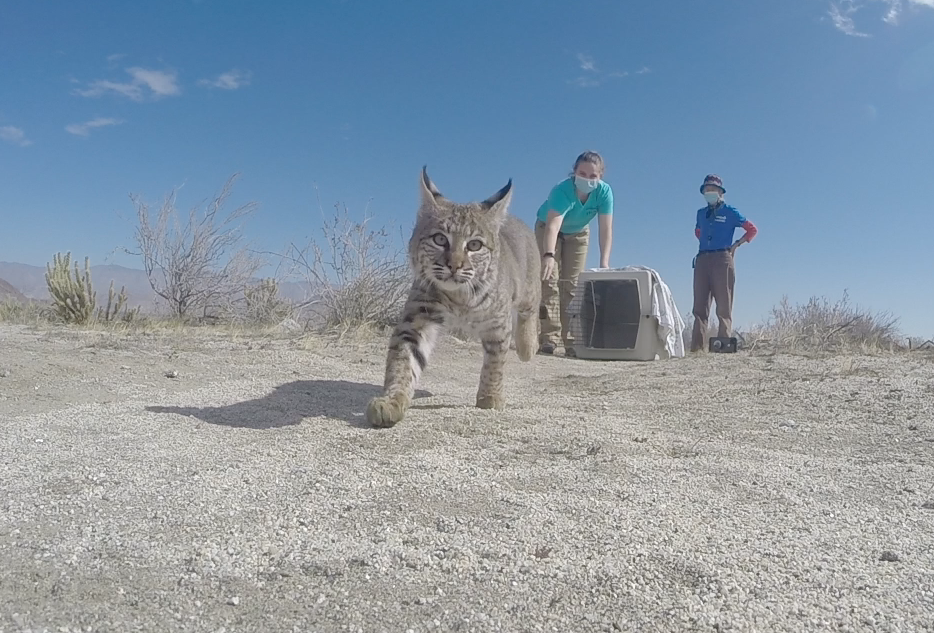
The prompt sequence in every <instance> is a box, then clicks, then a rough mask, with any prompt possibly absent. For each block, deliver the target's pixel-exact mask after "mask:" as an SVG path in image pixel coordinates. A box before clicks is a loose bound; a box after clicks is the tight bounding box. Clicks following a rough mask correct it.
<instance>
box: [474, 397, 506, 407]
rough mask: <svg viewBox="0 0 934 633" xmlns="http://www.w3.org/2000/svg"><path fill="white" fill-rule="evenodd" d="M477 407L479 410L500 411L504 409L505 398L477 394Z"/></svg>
mask: <svg viewBox="0 0 934 633" xmlns="http://www.w3.org/2000/svg"><path fill="white" fill-rule="evenodd" d="M477 407H479V408H480V409H496V410H497V411H502V410H503V409H505V408H506V397H505V396H503V395H489V394H480V393H478V394H477Z"/></svg>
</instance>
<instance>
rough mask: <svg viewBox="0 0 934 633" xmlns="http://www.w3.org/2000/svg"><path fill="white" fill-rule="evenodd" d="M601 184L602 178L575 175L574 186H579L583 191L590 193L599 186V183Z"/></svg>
mask: <svg viewBox="0 0 934 633" xmlns="http://www.w3.org/2000/svg"><path fill="white" fill-rule="evenodd" d="M599 184H600V179H599V178H598V179H596V180H588V179H587V178H582V177H581V176H574V186H575V187H577V190H578V191H580V192H581V193H590V192H591V191H593V190H594V189H596V188H597V185H599Z"/></svg>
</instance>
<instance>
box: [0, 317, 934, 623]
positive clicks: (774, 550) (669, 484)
mask: <svg viewBox="0 0 934 633" xmlns="http://www.w3.org/2000/svg"><path fill="white" fill-rule="evenodd" d="M385 345H386V341H385V339H384V338H372V337H370V338H368V337H362V336H355V337H349V338H347V339H345V340H342V341H337V340H336V339H334V338H326V337H315V336H297V335H295V336H291V335H285V334H281V335H280V334H275V333H273V334H245V333H242V332H241V333H237V332H228V331H213V330H210V329H203V330H196V329H190V330H180V329H177V330H171V329H167V330H165V331H154V332H150V333H148V334H147V333H121V332H107V331H98V330H87V329H86V330H82V329H74V328H63V327H62V328H55V327H28V326H0V632H2V633H14V632H16V633H25V632H40V631H55V632H77V631H83V632H104V631H120V632H124V631H159V632H169V631H198V632H200V631H204V632H210V633H217V632H220V631H224V632H226V633H233V632H240V631H264V632H279V631H366V632H370V631H393V632H394V631H402V632H406V631H413V632H421V631H561V632H570V631H639V632H649V631H720V632H723V631H770V632H776V631H794V632H797V633H800V632H803V631H808V632H813V631H874V632H884V631H934V459H932V457H934V360H932V358H931V357H930V356H925V355H923V354H917V353H916V354H912V355H909V354H905V353H900V354H882V355H875V356H828V357H803V356H794V355H781V354H777V355H776V354H766V353H759V352H741V353H738V354H729V355H728V354H717V355H714V354H710V355H702V356H700V357H695V358H684V359H673V360H670V361H656V362H650V363H631V362H594V361H585V360H577V359H566V358H563V357H560V356H555V357H547V356H537V357H535V358H534V359H533V360H532V361H531V362H529V363H521V362H519V360H518V358H517V357H516V356H515V354H514V353H513V354H511V356H510V359H509V364H508V366H507V367H508V399H509V402H508V409H507V410H506V411H505V412H501V413H497V412H494V411H485V410H478V409H475V408H474V407H473V406H472V405H473V402H474V394H475V390H476V385H477V379H478V372H479V369H480V358H481V353H480V349H479V346H478V345H477V344H475V343H470V342H462V341H458V340H455V339H451V338H447V339H445V340H444V341H443V342H442V344H441V346H440V348H439V349H438V350H437V352H436V354H435V355H434V356H433V357H432V359H431V363H430V367H429V369H428V371H427V373H426V375H425V376H424V379H423V381H422V383H421V385H420V391H419V393H418V398H417V400H416V401H415V406H414V408H413V409H412V410H411V411H410V413H409V415H408V417H407V418H406V419H405V420H404V421H403V422H402V423H401V424H399V425H398V426H397V427H395V428H392V429H371V428H369V427H367V425H366V423H365V420H364V417H363V411H364V409H365V407H366V403H367V401H368V399H369V398H370V397H371V396H373V395H374V394H376V393H378V391H379V388H380V385H381V383H382V374H383V359H384V353H385Z"/></svg>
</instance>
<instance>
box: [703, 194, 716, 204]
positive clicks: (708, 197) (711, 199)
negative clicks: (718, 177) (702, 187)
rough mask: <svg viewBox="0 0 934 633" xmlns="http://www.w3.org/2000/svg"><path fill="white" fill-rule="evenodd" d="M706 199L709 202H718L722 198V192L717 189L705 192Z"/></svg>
mask: <svg viewBox="0 0 934 633" xmlns="http://www.w3.org/2000/svg"><path fill="white" fill-rule="evenodd" d="M704 200H706V201H707V204H717V201H718V200H720V194H719V193H717V192H716V191H707V192H705V193H704Z"/></svg>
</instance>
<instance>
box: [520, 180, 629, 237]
mask: <svg viewBox="0 0 934 633" xmlns="http://www.w3.org/2000/svg"><path fill="white" fill-rule="evenodd" d="M548 211H554V212H555V213H557V214H558V215H560V216H563V217H564V221H563V222H562V223H561V232H562V233H580V232H581V231H583V230H584V229H585V228H587V225H588V224H590V221H591V220H593V219H594V217H595V216H596V215H597V214H601V215H608V214H612V213H613V190H612V189H611V188H610V185H608V184H606V183H605V182H603V181H602V180H601V181H600V184H599V185H597V188H596V189H594V190H593V191H591V192H590V197H588V198H587V202H585V203H584V204H581V201H580V198H578V197H577V189H576V188H575V187H574V178H567V179H565V180H562V181H561V182H559V183H558V184H557V185H555V186H554V187H552V188H551V193H550V194H548V199H547V200H545V202H544V203H542V206H540V207H539V208H538V219H539V220H541V221H542V222H545V221H546V220H547V219H548Z"/></svg>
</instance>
